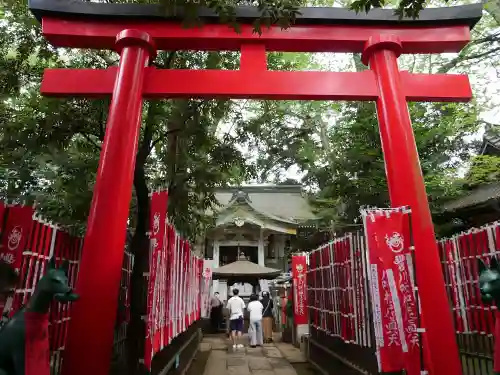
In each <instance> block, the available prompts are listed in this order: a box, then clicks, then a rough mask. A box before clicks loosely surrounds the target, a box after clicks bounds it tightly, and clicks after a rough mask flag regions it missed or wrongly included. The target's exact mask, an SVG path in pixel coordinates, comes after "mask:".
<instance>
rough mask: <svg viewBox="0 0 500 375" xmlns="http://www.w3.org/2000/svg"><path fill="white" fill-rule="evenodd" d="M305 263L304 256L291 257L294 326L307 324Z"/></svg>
mask: <svg viewBox="0 0 500 375" xmlns="http://www.w3.org/2000/svg"><path fill="white" fill-rule="evenodd" d="M306 273H307V261H306V256H305V255H293V256H292V280H293V299H294V300H293V302H294V303H293V309H294V310H293V313H294V314H293V319H294V324H296V325H298V324H308V322H307V308H306V307H307V298H306V295H307V294H306V293H307V290H306V288H307V283H306V280H307V279H306Z"/></svg>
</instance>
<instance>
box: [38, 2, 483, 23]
mask: <svg viewBox="0 0 500 375" xmlns="http://www.w3.org/2000/svg"><path fill="white" fill-rule="evenodd" d="M28 3H29V8H30V10H31V12H32V13H33V14H34V15H35V17H36V18H37V19H38V20H39V21H41V19H42V17H44V16H52V17H54V16H56V17H72V18H74V17H85V18H88V19H94V20H95V19H99V18H100V19H103V20H111V19H142V20H146V19H166V20H180V19H182V18H183V16H184V15H183V12H182V11H181V10H179V11H177V12H175V13H176V16H175V17H167V16H166V15H165V13H166V11H165V9H164V7H162V6H161V5H157V4H112V3H97V2H91V1H79V0H73V1H68V0H29V2H28ZM482 10H483V6H482V4H480V3H478V4H469V5H462V6H455V7H445V8H428V9H424V10H422V11H421V13H420V15H419V17H418V18H416V19H413V18H399V16H397V15H395V14H394V10H392V9H373V10H371V11H370V12H368V13H356V12H354V11H352V10H349V9H344V8H336V7H310V8H301V9H300V14H299V15H298V16H297V18H296V22H295V24H297V25H357V26H370V25H384V26H390V25H395V26H450V25H468V26H470V27H471V28H472V27H474V25H475V24H476V23H477V22H478V21H479V20H480V19H481V16H482ZM199 16H200V18H201V19H203V21H205V22H207V23H219V17H218V16H217V14H216V13H215V12H213V11H211V10H209V9H206V8H201V9H200V11H199ZM236 18H237V19H238V21H239V22H241V23H252V22H254V21H255V20H256V19H257V18H260V12H259V11H258V9H257V7H249V6H247V7H238V8H237V9H236Z"/></svg>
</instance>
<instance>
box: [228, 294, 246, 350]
mask: <svg viewBox="0 0 500 375" xmlns="http://www.w3.org/2000/svg"><path fill="white" fill-rule="evenodd" d="M238 294H239V290H238V289H234V290H233V296H232V297H231V298H229V301H227V308H228V310H229V328H230V330H231V338H232V339H233V349H236V348H243V344H242V343H241V342H239V341H241V335H242V333H243V313H244V310H245V302H244V301H243V299H242V298H241V297H240V296H239V295H238Z"/></svg>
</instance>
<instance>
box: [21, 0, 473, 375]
mask: <svg viewBox="0 0 500 375" xmlns="http://www.w3.org/2000/svg"><path fill="white" fill-rule="evenodd" d="M30 8H31V10H32V12H33V13H34V14H35V16H36V17H37V18H38V19H39V20H40V21H41V22H42V30H43V34H44V36H45V37H46V38H47V40H48V41H49V42H50V43H51V44H52V45H54V46H58V47H73V48H96V49H109V50H117V51H118V52H119V53H120V63H119V66H118V68H110V69H107V70H91V69H75V70H70V69H47V70H46V71H45V74H44V78H43V82H42V87H41V91H42V93H43V94H44V95H48V96H85V97H92V98H96V97H102V96H110V95H111V97H112V101H111V105H110V109H109V115H108V120H107V127H106V135H105V139H104V143H103V146H102V152H101V159H100V163H99V169H98V173H97V178H96V185H95V189H94V197H93V200H92V205H91V210H90V215H89V219H88V229H87V233H86V236H85V245H84V250H83V255H82V260H81V264H80V271H79V278H78V284H77V291H78V293H79V294H80V300H79V301H78V302H77V303H75V304H74V306H73V311H72V321H71V325H70V327H69V332H68V339H67V344H66V347H65V352H66V353H65V358H64V365H63V374H64V375H88V374H92V375H107V373H108V369H109V362H110V358H111V350H112V342H113V327H114V320H115V317H116V307H117V290H118V286H119V281H120V269H121V265H122V256H123V249H124V241H125V236H124V233H125V230H126V226H127V217H128V209H129V202H130V199H131V191H132V176H133V170H134V160H135V155H136V150H137V141H138V137H139V128H140V123H141V109H142V101H143V98H173V97H196V98H216V97H225V98H255V99H257V98H263V99H302V100H307V99H309V100H365V101H366V100H370V101H371V100H374V101H376V103H377V115H378V119H379V125H380V134H381V139H382V148H383V152H384V159H385V166H386V174H387V181H388V186H389V193H390V198H391V204H392V205H393V206H403V205H408V206H410V207H411V208H412V210H413V230H414V242H415V248H416V269H417V281H418V285H419V293H420V301H421V307H422V314H423V318H424V320H425V330H426V331H425V343H426V349H428V350H426V354H427V357H428V358H427V359H428V360H427V362H426V364H427V365H428V366H429V369H430V373H431V374H432V375H441V374H447V375H448V374H449V375H459V374H461V373H462V370H461V362H460V359H459V354H458V348H457V344H456V341H455V333H454V328H453V321H452V315H451V312H450V306H449V304H448V298H447V295H446V291H445V284H444V279H443V275H442V271H441V264H440V260H439V255H438V251H437V246H436V241H435V235H434V229H433V224H432V219H431V215H430V211H429V206H428V201H427V195H426V192H425V186H424V180H423V177H422V172H421V169H420V164H419V158H418V153H417V149H416V145H415V139H414V135H413V131H412V126H411V121H410V117H409V112H408V107H407V104H406V102H407V101H468V100H470V99H471V97H472V93H471V89H470V85H469V81H468V78H467V76H463V75H439V74H438V75H426V74H410V73H408V72H400V71H399V69H398V64H397V58H398V56H399V55H400V54H402V53H441V52H458V51H460V50H461V49H462V48H463V47H464V46H465V45H466V44H467V43H468V42H469V40H470V28H471V27H473V26H474V24H475V23H476V22H477V21H478V20H479V19H480V17H481V12H482V7H481V5H480V4H477V5H469V6H461V7H451V8H442V9H429V10H424V11H423V12H422V13H421V15H420V18H419V19H418V20H399V19H398V18H397V17H395V16H394V15H393V14H392V11H390V10H374V11H372V12H370V13H369V14H368V15H361V14H360V15H356V14H355V13H353V12H350V11H348V10H345V9H339V8H304V9H302V11H301V13H302V15H301V16H299V17H298V19H297V22H296V25H295V26H294V27H292V28H290V29H288V30H285V31H283V30H280V28H279V27H272V28H271V29H270V30H264V31H263V33H262V36H260V37H259V36H258V35H256V34H254V33H252V26H251V25H250V24H249V23H250V22H251V21H252V20H254V19H255V18H256V17H258V14H257V12H256V10H254V9H250V8H240V9H239V10H238V18H239V19H240V20H241V23H242V24H243V26H242V30H241V33H240V34H237V33H235V32H234V31H233V30H232V29H230V28H229V27H227V26H224V25H217V24H214V23H215V15H214V14H212V13H210V12H208V11H203V12H202V13H203V14H202V16H203V18H204V19H205V21H206V23H207V24H206V26H204V27H203V28H192V29H185V28H183V27H182V25H181V23H180V22H179V21H176V20H172V19H170V20H166V19H164V18H163V17H162V16H161V8H160V7H159V6H155V5H137V4H120V5H118V4H102V3H90V2H78V1H76V2H67V1H66V0H31V1H30ZM157 50H233V51H236V50H241V65H240V69H239V70H236V71H227V70H158V69H155V68H153V67H147V65H148V61H151V60H152V59H153V58H154V57H155V53H156V51H157ZM267 51H290V52H353V53H362V60H363V62H364V63H365V64H366V65H369V66H370V69H371V70H367V71H364V72H355V73H341V72H281V71H268V70H267V60H266V52H267Z"/></svg>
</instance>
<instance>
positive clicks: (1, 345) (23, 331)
mask: <svg viewBox="0 0 500 375" xmlns="http://www.w3.org/2000/svg"><path fill="white" fill-rule="evenodd" d="M68 267H69V263H68V262H64V264H63V265H62V266H61V267H60V268H56V266H55V261H54V258H52V259H51V260H50V261H49V265H48V270H47V272H46V273H45V275H44V276H43V277H42V278H41V279H40V281H39V282H38V284H37V285H36V288H35V291H34V293H33V295H32V296H31V298H30V300H29V302H28V304H27V305H26V306H25V307H23V308H22V309H21V310H19V311H18V312H16V313H15V314H14V316H13V317H12V319H11V320H10V321H9V322H8V323H7V324H5V326H3V327H2V328H1V329H0V375H31V374H36V373H38V374H40V375H45V374H44V373H45V372H47V374H48V368H49V357H48V349H49V348H48V340H49V338H48V311H49V307H50V305H51V302H52V301H53V299H55V300H56V301H59V302H62V303H67V302H71V301H75V300H77V299H78V295H76V294H74V293H73V291H72V289H71V287H70V286H69V285H68ZM35 348H41V349H40V350H37V349H35ZM39 364H42V367H46V370H47V371H45V369H43V368H38V370H35V369H34V367H38V366H39Z"/></svg>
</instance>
